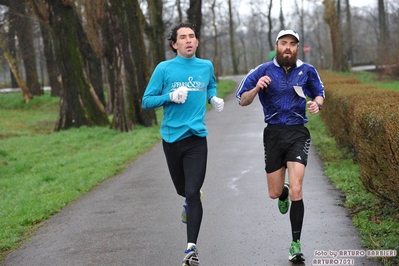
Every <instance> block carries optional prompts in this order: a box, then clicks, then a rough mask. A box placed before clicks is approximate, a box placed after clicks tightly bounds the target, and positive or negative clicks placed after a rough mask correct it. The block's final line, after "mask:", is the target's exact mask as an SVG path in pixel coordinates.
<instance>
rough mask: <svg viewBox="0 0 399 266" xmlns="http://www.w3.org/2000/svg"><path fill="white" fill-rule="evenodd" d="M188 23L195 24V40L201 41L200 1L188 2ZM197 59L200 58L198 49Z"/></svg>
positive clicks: (191, 0) (192, 0)
mask: <svg viewBox="0 0 399 266" xmlns="http://www.w3.org/2000/svg"><path fill="white" fill-rule="evenodd" d="M187 18H188V21H189V22H191V23H193V24H195V28H196V31H197V33H198V34H197V39H198V40H200V39H201V28H202V0H190V7H189V8H188V10H187ZM196 54H197V57H201V53H200V49H198V50H197V53H196Z"/></svg>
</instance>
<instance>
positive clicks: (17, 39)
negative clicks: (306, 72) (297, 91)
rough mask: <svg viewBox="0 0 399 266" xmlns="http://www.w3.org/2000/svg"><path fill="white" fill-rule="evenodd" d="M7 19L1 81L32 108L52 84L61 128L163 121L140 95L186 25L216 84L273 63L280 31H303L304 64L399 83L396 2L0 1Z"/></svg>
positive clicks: (0, 45)
mask: <svg viewBox="0 0 399 266" xmlns="http://www.w3.org/2000/svg"><path fill="white" fill-rule="evenodd" d="M0 14H1V28H0V29H1V31H0V49H1V54H2V55H3V57H2V58H3V60H2V75H1V76H2V77H1V78H0V80H2V84H3V86H8V87H13V88H16V87H18V88H21V91H22V97H23V99H24V101H25V102H27V103H28V102H29V101H30V100H31V99H32V98H33V97H40V96H41V95H43V94H44V89H43V88H44V86H49V87H51V95H52V96H54V97H60V109H59V116H58V119H57V122H56V125H55V131H59V130H64V129H68V128H71V127H80V126H106V127H111V128H114V129H116V130H118V131H121V132H127V131H130V130H133V129H134V128H135V126H136V125H144V126H151V125H154V124H156V123H157V120H156V115H155V112H154V111H153V110H152V111H146V110H143V109H142V108H141V97H142V95H143V93H144V90H145V88H146V85H147V83H148V80H149V78H150V75H151V72H152V70H153V69H154V67H155V66H156V65H157V64H158V63H159V62H160V61H162V60H165V59H169V58H171V57H173V56H174V54H173V53H172V52H171V50H170V49H169V46H168V43H167V41H166V38H167V35H168V33H169V30H170V28H171V27H172V26H173V25H175V24H176V23H178V22H181V21H190V22H193V23H194V24H195V25H196V26H197V27H198V30H200V32H201V34H200V35H199V36H197V37H198V38H199V40H200V48H199V50H198V53H197V56H198V57H202V58H207V59H209V60H211V61H212V62H213V64H214V66H215V74H216V76H217V77H219V76H222V75H235V74H243V73H246V72H247V71H248V70H250V69H251V68H253V67H255V66H257V65H259V64H260V63H262V62H264V61H267V60H268V55H269V53H270V52H271V51H273V50H274V38H275V36H276V34H277V32H278V31H279V30H281V29H283V28H293V29H295V30H296V31H298V32H299V34H300V36H301V42H300V46H301V50H300V51H301V52H300V56H299V57H300V58H301V59H303V60H305V61H307V62H309V63H311V64H313V65H314V66H316V68H318V69H331V70H335V71H349V70H350V68H351V67H352V66H356V65H375V66H377V68H381V69H384V72H386V73H389V74H391V75H394V76H399V71H398V70H396V65H397V62H398V61H399V50H398V49H396V47H398V44H399V37H398V36H399V25H398V23H396V22H397V21H399V3H398V2H397V1H395V0H375V4H374V5H373V6H363V7H355V6H351V1H350V0H252V1H247V2H245V1H244V0H241V1H240V0H227V1H225V0H223V1H222V0H163V1H162V0H147V1H144V0H0ZM304 46H306V47H308V48H310V52H306V53H305V52H304V51H303V49H302V48H303V47H304ZM8 77H9V78H8Z"/></svg>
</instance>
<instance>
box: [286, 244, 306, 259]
mask: <svg viewBox="0 0 399 266" xmlns="http://www.w3.org/2000/svg"><path fill="white" fill-rule="evenodd" d="M288 259H289V260H290V261H292V262H301V261H305V257H304V256H303V253H302V252H301V242H300V241H299V240H297V241H296V242H292V243H291V247H290V256H289V257H288Z"/></svg>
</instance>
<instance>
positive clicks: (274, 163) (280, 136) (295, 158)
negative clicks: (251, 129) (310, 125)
mask: <svg viewBox="0 0 399 266" xmlns="http://www.w3.org/2000/svg"><path fill="white" fill-rule="evenodd" d="M263 146H264V148H265V170H266V173H272V172H274V171H277V170H278V169H280V168H281V167H283V166H285V167H287V162H299V163H302V164H303V165H305V166H306V165H307V163H308V153H309V147H310V132H309V130H308V129H307V128H306V127H305V126H304V125H294V126H274V125H267V126H266V127H265V129H264V130H263Z"/></svg>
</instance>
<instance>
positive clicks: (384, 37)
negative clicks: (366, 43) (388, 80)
mask: <svg viewBox="0 0 399 266" xmlns="http://www.w3.org/2000/svg"><path fill="white" fill-rule="evenodd" d="M378 29H379V36H378V37H379V38H378V39H379V42H378V47H377V51H378V52H377V53H378V57H377V58H378V60H379V62H378V63H379V64H386V63H388V61H389V60H390V58H391V56H392V54H390V53H389V52H388V51H389V50H390V49H388V42H389V39H390V36H389V31H388V25H387V18H386V12H385V4H384V0H378Z"/></svg>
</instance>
